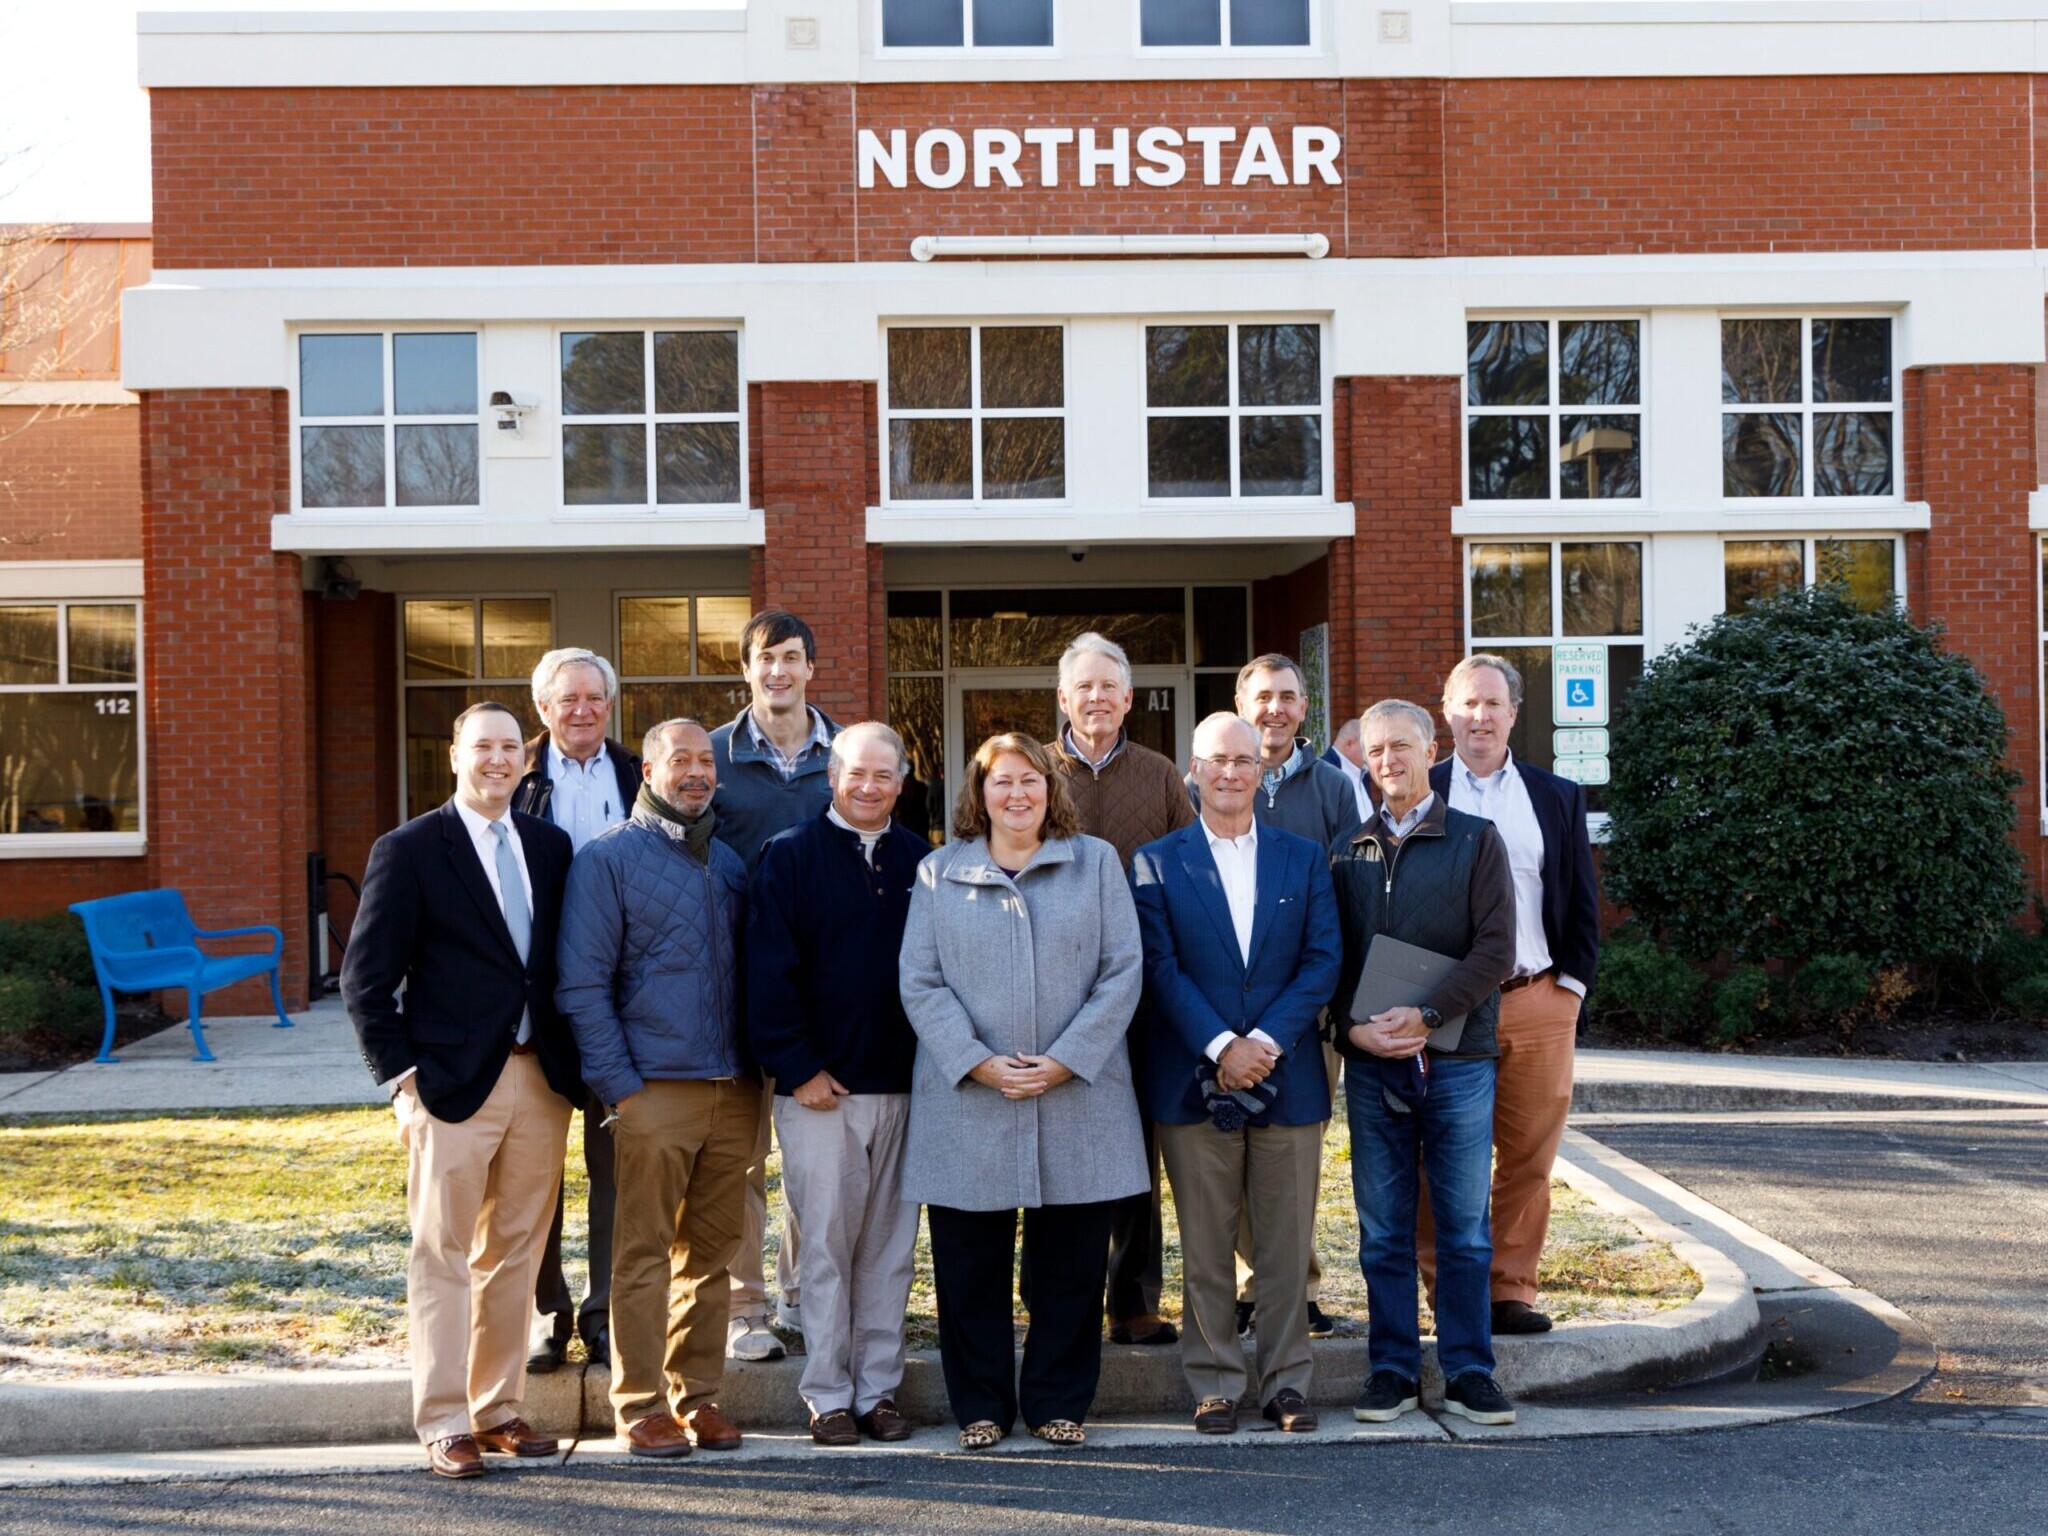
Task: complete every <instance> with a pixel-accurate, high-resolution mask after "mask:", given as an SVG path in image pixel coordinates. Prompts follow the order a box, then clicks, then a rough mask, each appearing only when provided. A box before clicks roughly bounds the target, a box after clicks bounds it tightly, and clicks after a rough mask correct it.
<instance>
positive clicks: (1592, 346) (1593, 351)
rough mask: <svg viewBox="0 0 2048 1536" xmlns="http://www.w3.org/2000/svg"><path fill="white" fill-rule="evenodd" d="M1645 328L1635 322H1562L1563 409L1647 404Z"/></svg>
mask: <svg viewBox="0 0 2048 1536" xmlns="http://www.w3.org/2000/svg"><path fill="white" fill-rule="evenodd" d="M1641 336H1642V327H1641V326H1640V324H1639V323H1638V322H1636V321H1634V320H1561V321H1559V322H1558V326H1557V395H1558V403H1559V404H1560V405H1636V404H1639V403H1640V402H1641V400H1642V345H1641Z"/></svg>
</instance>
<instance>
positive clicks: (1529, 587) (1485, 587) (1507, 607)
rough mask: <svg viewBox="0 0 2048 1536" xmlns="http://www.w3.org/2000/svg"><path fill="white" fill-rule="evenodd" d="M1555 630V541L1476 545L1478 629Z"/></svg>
mask: <svg viewBox="0 0 2048 1536" xmlns="http://www.w3.org/2000/svg"><path fill="white" fill-rule="evenodd" d="M1550 632H1551V630H1550V546H1549V545H1548V544H1475V545H1473V546H1472V633H1473V635H1474V636H1475V637H1476V638H1479V639H1492V638H1496V637H1498V638H1502V639H1506V638H1509V637H1511V636H1516V635H1548V634H1549V633H1550Z"/></svg>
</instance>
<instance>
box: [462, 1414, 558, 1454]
mask: <svg viewBox="0 0 2048 1536" xmlns="http://www.w3.org/2000/svg"><path fill="white" fill-rule="evenodd" d="M474 1439H475V1440H476V1443H477V1446H478V1448H479V1449H481V1450H486V1451H496V1452H497V1453H498V1454H499V1455H500V1456H519V1457H532V1456H552V1455H554V1454H555V1453H556V1452H557V1451H559V1450H560V1449H561V1448H562V1446H561V1442H560V1441H558V1440H556V1439H555V1437H554V1436H553V1435H539V1434H535V1433H534V1430H533V1426H532V1425H531V1424H529V1423H527V1422H526V1420H524V1419H519V1418H512V1419H507V1420H506V1421H505V1422H504V1423H502V1424H500V1425H499V1426H498V1427H497V1428H495V1429H480V1430H478V1431H477V1432H476V1434H475V1436H474Z"/></svg>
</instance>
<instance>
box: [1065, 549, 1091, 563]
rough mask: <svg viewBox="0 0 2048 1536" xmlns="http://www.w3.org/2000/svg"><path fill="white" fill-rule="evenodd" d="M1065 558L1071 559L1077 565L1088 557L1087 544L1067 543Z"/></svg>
mask: <svg viewBox="0 0 2048 1536" xmlns="http://www.w3.org/2000/svg"><path fill="white" fill-rule="evenodd" d="M1067 558H1068V559H1069V560H1071V561H1073V562H1074V564H1076V565H1079V564H1080V563H1081V562H1082V561H1083V560H1086V559H1087V558H1088V546H1087V545H1086V544H1069V545H1068V546H1067Z"/></svg>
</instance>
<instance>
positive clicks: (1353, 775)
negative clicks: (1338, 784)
mask: <svg viewBox="0 0 2048 1536" xmlns="http://www.w3.org/2000/svg"><path fill="white" fill-rule="evenodd" d="M1337 766H1338V767H1339V768H1341V769H1342V770H1343V772H1344V777H1345V778H1347V779H1349V780H1350V781H1351V793H1352V795H1353V797H1354V798H1356V799H1357V801H1358V819H1359V820H1360V821H1371V820H1372V780H1371V779H1370V778H1368V777H1367V776H1366V772H1365V770H1364V769H1363V768H1361V767H1359V766H1358V764H1356V763H1354V762H1352V761H1351V759H1350V758H1348V757H1346V756H1345V755H1344V754H1343V753H1342V752H1339V753H1338V754H1337Z"/></svg>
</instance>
